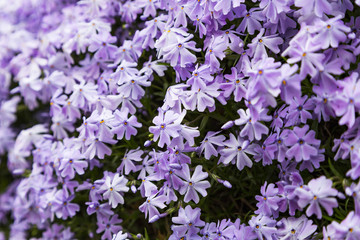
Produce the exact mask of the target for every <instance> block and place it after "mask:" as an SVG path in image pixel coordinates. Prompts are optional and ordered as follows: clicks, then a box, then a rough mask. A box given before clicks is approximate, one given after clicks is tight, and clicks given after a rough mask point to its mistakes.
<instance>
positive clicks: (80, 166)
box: [59, 149, 88, 179]
mask: <svg viewBox="0 0 360 240" xmlns="http://www.w3.org/2000/svg"><path fill="white" fill-rule="evenodd" d="M81 158H82V155H81V154H80V152H79V151H77V150H73V151H71V150H70V149H68V150H67V151H66V152H65V153H64V158H62V159H61V162H60V166H59V171H61V176H62V177H67V176H68V177H69V178H70V179H73V178H74V177H75V171H76V173H77V174H79V175H82V174H84V168H87V167H88V163H87V162H86V161H84V160H80V159H81Z"/></svg>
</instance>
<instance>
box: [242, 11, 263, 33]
mask: <svg viewBox="0 0 360 240" xmlns="http://www.w3.org/2000/svg"><path fill="white" fill-rule="evenodd" d="M242 6H244V8H245V5H242ZM241 10H242V11H240V17H243V20H242V21H241V23H240V25H239V27H238V28H237V29H236V31H238V32H241V33H245V31H246V30H247V32H248V33H249V34H251V35H253V34H254V32H255V30H260V29H261V23H260V21H265V20H266V18H265V16H264V15H263V14H262V12H261V11H259V10H260V8H251V9H250V10H249V11H246V9H241Z"/></svg>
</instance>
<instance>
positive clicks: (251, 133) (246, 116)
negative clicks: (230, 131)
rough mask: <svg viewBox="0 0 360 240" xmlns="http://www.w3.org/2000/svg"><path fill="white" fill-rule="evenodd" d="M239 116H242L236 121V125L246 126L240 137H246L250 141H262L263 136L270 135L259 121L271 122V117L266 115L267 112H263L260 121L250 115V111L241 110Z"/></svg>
mask: <svg viewBox="0 0 360 240" xmlns="http://www.w3.org/2000/svg"><path fill="white" fill-rule="evenodd" d="M237 112H238V114H239V115H240V118H239V119H236V120H235V124H236V125H244V124H245V126H244V127H243V129H242V130H241V131H240V136H241V137H245V136H247V137H248V138H249V140H250V141H253V140H254V139H256V140H260V139H261V136H262V135H263V134H268V132H269V129H268V128H267V127H266V126H265V125H264V124H262V123H260V121H259V120H264V121H269V120H270V119H271V117H270V116H267V115H266V112H267V111H262V112H261V114H260V115H261V116H260V119H254V118H253V117H252V116H251V114H250V109H246V112H245V111H244V109H239V110H238V111H237Z"/></svg>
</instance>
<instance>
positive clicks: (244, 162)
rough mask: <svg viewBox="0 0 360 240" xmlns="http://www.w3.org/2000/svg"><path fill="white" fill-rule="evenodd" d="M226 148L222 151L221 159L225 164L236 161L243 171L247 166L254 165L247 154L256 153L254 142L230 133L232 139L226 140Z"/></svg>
mask: <svg viewBox="0 0 360 240" xmlns="http://www.w3.org/2000/svg"><path fill="white" fill-rule="evenodd" d="M224 146H225V147H224V148H223V149H222V150H221V151H220V155H221V157H220V159H219V161H220V162H222V163H224V164H225V165H227V164H229V163H230V162H231V163H234V162H235V161H236V167H237V168H238V169H239V170H240V171H241V170H242V169H243V168H244V167H245V166H248V167H250V168H251V167H252V165H253V163H252V161H251V159H250V158H249V156H248V155H247V154H252V155H255V154H256V153H255V152H254V150H253V149H254V147H255V145H254V144H250V142H249V141H248V140H245V139H243V138H241V137H240V136H238V137H237V138H236V137H235V136H234V134H232V133H231V134H230V139H229V140H227V141H225V142H224Z"/></svg>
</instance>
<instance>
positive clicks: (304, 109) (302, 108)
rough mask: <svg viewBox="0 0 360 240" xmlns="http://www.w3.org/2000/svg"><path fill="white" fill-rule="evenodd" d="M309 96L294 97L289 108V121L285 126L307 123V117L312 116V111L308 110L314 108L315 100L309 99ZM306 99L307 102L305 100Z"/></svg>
mask: <svg viewBox="0 0 360 240" xmlns="http://www.w3.org/2000/svg"><path fill="white" fill-rule="evenodd" d="M307 98H308V97H307V96H306V95H305V96H303V97H301V98H293V99H292V102H291V104H290V106H289V107H288V108H287V111H288V112H289V114H288V115H287V117H286V118H287V121H286V123H285V127H289V126H295V125H298V124H299V123H300V122H301V123H306V121H307V119H309V118H311V117H312V116H311V113H310V112H308V110H312V109H313V106H314V104H313V102H312V101H311V99H310V100H308V101H306V100H307ZM305 101H306V102H305Z"/></svg>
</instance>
